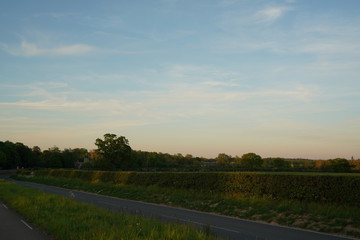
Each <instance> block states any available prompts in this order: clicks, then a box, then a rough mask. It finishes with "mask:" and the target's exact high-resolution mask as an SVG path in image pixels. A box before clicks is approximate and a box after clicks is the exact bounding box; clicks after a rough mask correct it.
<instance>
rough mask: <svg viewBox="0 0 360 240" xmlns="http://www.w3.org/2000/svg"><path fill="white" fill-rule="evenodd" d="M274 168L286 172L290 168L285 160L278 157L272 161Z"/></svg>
mask: <svg viewBox="0 0 360 240" xmlns="http://www.w3.org/2000/svg"><path fill="white" fill-rule="evenodd" d="M272 167H273V168H274V169H276V170H284V169H286V168H288V167H289V164H288V162H286V161H285V159H283V158H280V157H277V158H274V159H273V160H272Z"/></svg>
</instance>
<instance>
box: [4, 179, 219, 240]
mask: <svg viewBox="0 0 360 240" xmlns="http://www.w3.org/2000/svg"><path fill="white" fill-rule="evenodd" d="M0 199H1V200H2V201H3V202H5V203H6V204H8V205H9V206H10V207H11V208H13V209H15V210H16V211H17V212H19V213H20V214H21V215H22V216H24V217H25V218H26V219H27V220H28V221H30V222H32V223H33V224H35V225H37V226H38V227H40V228H41V229H43V230H44V231H45V232H47V233H48V234H49V235H51V236H53V237H54V238H55V239H57V240H102V239H103V240H105V239H106V240H115V239H116V240H118V239H124V240H133V239H146V240H152V239H153V240H158V239H160V240H161V239H164V240H165V239H194V240H195V239H201V240H202V239H204V240H205V239H208V240H210V239H215V237H213V236H209V235H207V234H206V233H205V232H201V231H198V230H195V229H193V228H191V227H189V226H183V225H176V224H165V223H162V222H159V221H156V220H151V219H145V218H143V217H140V216H130V215H126V214H120V213H114V212H111V211H108V210H105V209H101V208H97V207H95V206H92V205H89V204H85V203H79V202H75V201H72V200H70V199H68V198H65V197H60V196H56V195H52V194H47V193H43V192H41V191H38V190H35V189H31V188H27V187H22V186H18V185H16V184H13V183H8V182H5V181H3V180H0Z"/></svg>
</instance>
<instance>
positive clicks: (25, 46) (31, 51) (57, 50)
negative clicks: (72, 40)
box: [0, 41, 95, 57]
mask: <svg viewBox="0 0 360 240" xmlns="http://www.w3.org/2000/svg"><path fill="white" fill-rule="evenodd" d="M0 46H1V48H2V49H3V50H4V51H5V52H7V53H9V54H11V55H13V56H23V57H36V56H79V55H84V54H87V53H91V52H94V51H95V48H94V47H93V46H90V45H87V44H73V45H64V46H58V47H53V48H46V47H42V46H38V45H37V44H34V43H30V42H27V41H22V42H21V44H20V46H18V47H10V46H8V45H6V44H1V45H0Z"/></svg>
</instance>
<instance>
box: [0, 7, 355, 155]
mask: <svg viewBox="0 0 360 240" xmlns="http://www.w3.org/2000/svg"><path fill="white" fill-rule="evenodd" d="M359 9H360V1H359V0H343V1H339V0H274V1H272V0H266V1H265V0H264V1H261V0H218V1H215V0H196V1H194V0H153V1H148V0H134V1H125V0H123V1H119V0H116V1H115V0H114V1H106V0H105V1H95V0H86V1H85V0H77V1H68V0H63V1H48V0H42V1H40V0H32V1H28V0H23V1H22V0H2V1H1V3H0V141H6V140H10V141H13V142H22V143H24V144H25V145H27V146H29V147H33V146H39V147H40V148H41V149H42V150H46V149H48V148H50V147H53V146H57V147H59V148H61V149H63V148H77V147H85V148H87V149H94V148H95V145H94V142H95V139H96V138H101V137H102V136H103V135H104V134H105V133H114V134H116V135H118V136H125V137H126V138H127V139H129V142H130V146H131V147H132V148H133V149H135V150H144V151H156V152H164V153H171V154H175V153H182V154H193V155H194V156H204V157H216V156H217V154H218V153H226V154H229V155H232V156H235V155H239V156H241V155H242V154H244V153H247V152H255V153H257V154H259V155H261V156H262V157H277V156H279V157H299V158H311V159H329V158H336V157H344V158H348V159H349V158H351V157H352V156H353V157H354V158H356V159H357V158H360V14H359Z"/></svg>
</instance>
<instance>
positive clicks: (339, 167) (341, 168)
mask: <svg viewBox="0 0 360 240" xmlns="http://www.w3.org/2000/svg"><path fill="white" fill-rule="evenodd" d="M326 169H327V170H330V171H333V172H351V165H350V163H349V162H348V160H346V159H344V158H336V159H330V160H329V161H328V162H327V164H326Z"/></svg>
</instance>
